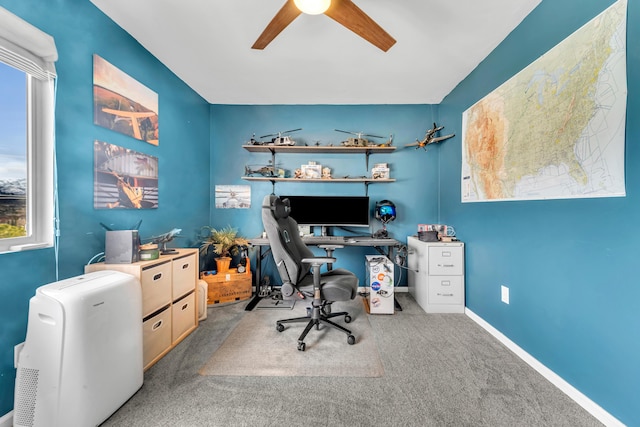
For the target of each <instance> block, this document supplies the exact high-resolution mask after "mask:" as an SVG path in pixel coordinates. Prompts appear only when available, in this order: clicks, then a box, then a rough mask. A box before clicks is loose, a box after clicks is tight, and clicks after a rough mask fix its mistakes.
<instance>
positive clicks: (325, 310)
mask: <svg viewBox="0 0 640 427" xmlns="http://www.w3.org/2000/svg"><path fill="white" fill-rule="evenodd" d="M312 259H313V258H312ZM327 259H328V260H330V261H335V259H334V258H315V259H313V261H312V271H313V273H314V274H313V279H314V298H313V301H312V303H311V315H310V316H303V317H294V318H291V319H282V320H278V321H276V329H277V330H278V332H282V331H284V330H285V327H284V324H286V323H302V322H307V326H306V327H305V328H304V331H302V334H300V337H298V350H300V351H305V349H306V347H307V346H306V344H305V343H304V339H305V338H306V336H307V334H308V333H309V332H310V331H311V329H312V328H313V327H314V326H315V327H316V330H319V329H320V325H325V326H328V327H331V328H334V329H337V330H339V331H342V332H344V333H345V334H347V343H348V344H349V345H353V344H355V342H356V337H355V336H353V335H352V334H351V331H350V330H349V329H347V328H345V327H343V326H340V325H338V324H337V323H335V322H332V321H331V320H329V319H331V318H333V317H338V316H344V321H345V323H351V316H350V315H349V313H348V312H346V311H341V312H338V313H331V304H332V303H331V302H327V301H322V300H321V299H320V287H319V286H316V283H315V282H316V281H318V282H319V281H320V274H319V273H320V265H321V264H323V262H318V261H320V260H327ZM318 285H319V283H318Z"/></svg>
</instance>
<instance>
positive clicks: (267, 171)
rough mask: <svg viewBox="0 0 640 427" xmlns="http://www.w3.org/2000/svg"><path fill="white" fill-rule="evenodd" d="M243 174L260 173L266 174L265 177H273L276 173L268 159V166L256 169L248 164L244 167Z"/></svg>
mask: <svg viewBox="0 0 640 427" xmlns="http://www.w3.org/2000/svg"><path fill="white" fill-rule="evenodd" d="M244 175H245V176H255V175H262V176H266V177H267V178H275V177H276V176H278V175H277V174H276V168H275V166H273V164H272V163H271V160H269V165H268V166H260V167H258V168H257V169H254V168H252V167H251V166H248V165H247V166H245V167H244Z"/></svg>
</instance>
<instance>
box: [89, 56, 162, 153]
mask: <svg viewBox="0 0 640 427" xmlns="http://www.w3.org/2000/svg"><path fill="white" fill-rule="evenodd" d="M93 121H94V123H95V124H97V125H98V126H102V127H105V128H108V129H111V130H114V131H116V132H120V133H123V134H125V135H129V136H132V137H134V138H136V139H140V140H142V141H146V142H148V143H149V144H153V145H158V143H159V137H158V94H157V93H155V92H153V91H152V90H151V89H149V88H147V87H146V86H144V85H143V84H141V83H140V82H138V81H137V80H135V79H133V78H132V77H130V76H129V75H127V74H125V73H124V72H122V71H121V70H119V69H118V68H116V67H114V66H113V65H111V64H110V63H109V62H107V61H105V60H104V59H103V58H101V57H100V56H98V55H93Z"/></svg>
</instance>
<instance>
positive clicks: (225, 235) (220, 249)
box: [200, 225, 249, 273]
mask: <svg viewBox="0 0 640 427" xmlns="http://www.w3.org/2000/svg"><path fill="white" fill-rule="evenodd" d="M201 234H202V244H201V245H200V254H202V255H205V256H206V255H207V254H209V253H211V252H213V253H214V254H215V255H217V257H216V265H217V268H218V272H219V273H225V272H227V271H228V270H229V264H230V263H231V256H232V255H238V253H239V247H240V246H247V245H248V244H249V241H248V240H247V239H246V238H244V237H241V236H238V230H237V229H235V228H233V227H231V226H230V225H228V226H226V227H224V228H220V229H216V228H213V227H208V226H206V227H203V230H202V233H201Z"/></svg>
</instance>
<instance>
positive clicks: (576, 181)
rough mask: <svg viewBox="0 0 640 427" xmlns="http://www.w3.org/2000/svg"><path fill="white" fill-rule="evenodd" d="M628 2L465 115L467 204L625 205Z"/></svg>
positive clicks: (623, 1) (587, 26) (464, 190)
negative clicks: (602, 201) (596, 201)
mask: <svg viewBox="0 0 640 427" xmlns="http://www.w3.org/2000/svg"><path fill="white" fill-rule="evenodd" d="M625 44H626V0H620V1H618V2H616V3H615V4H614V5H612V6H611V7H610V8H609V9H607V10H606V11H604V12H603V13H601V14H600V15H599V16H597V17H596V18H594V19H593V20H591V21H590V22H588V23H587V24H585V25H584V26H583V27H582V28H580V29H579V30H577V31H576V32H575V33H573V34H572V35H571V36H569V37H568V38H567V39H565V40H564V41H563V42H561V43H560V44H558V45H557V46H556V47H554V48H553V49H552V50H550V51H549V52H547V53H546V54H544V55H543V56H542V57H540V58H539V59H538V60H536V61H535V62H533V63H532V64H531V65H529V66H528V67H527V68H525V69H524V70H522V71H521V72H520V73H518V74H517V75H515V76H514V77H512V78H511V79H510V80H508V81H507V82H505V83H504V84H503V85H501V86H500V87H498V88H497V89H496V90H494V91H493V92H492V93H490V94H489V95H487V96H486V97H485V98H483V99H481V100H480V101H478V102H477V103H476V104H474V105H473V106H472V107H470V108H469V109H468V110H467V111H465V113H464V114H463V147H462V201H463V202H470V201H489V200H511V199H547V198H571V197H613V196H624V194H625V189H624V131H625V114H626V93H627V89H626V60H625V50H626V46H625Z"/></svg>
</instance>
